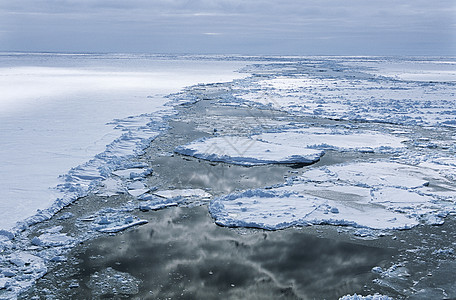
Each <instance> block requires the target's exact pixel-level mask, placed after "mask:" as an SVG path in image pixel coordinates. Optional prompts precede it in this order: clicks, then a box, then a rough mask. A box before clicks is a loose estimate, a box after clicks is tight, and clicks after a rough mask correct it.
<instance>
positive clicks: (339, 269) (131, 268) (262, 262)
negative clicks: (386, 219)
mask: <svg viewBox="0 0 456 300" xmlns="http://www.w3.org/2000/svg"><path fill="white" fill-rule="evenodd" d="M96 254H101V255H102V256H103V257H101V258H99V259H97V260H90V259H88V257H90V256H91V255H96ZM387 256H388V253H387V251H386V250H382V249H377V248H371V247H366V246H360V245H356V244H350V243H346V242H340V241H334V240H328V239H322V238H317V237H313V236H309V235H306V234H304V233H302V232H300V231H298V230H284V231H280V232H267V233H265V232H263V231H257V230H253V231H252V232H248V233H246V234H239V233H238V232H237V231H236V230H233V229H228V228H222V227H218V226H216V225H214V224H213V222H212V220H211V219H210V217H209V215H208V212H207V208H206V207H195V208H172V209H166V210H163V211H158V212H155V213H154V215H153V217H152V220H151V222H150V223H149V224H147V225H145V226H142V227H140V228H137V229H134V230H130V231H128V232H124V233H122V234H120V235H117V236H114V237H105V238H101V239H99V240H97V241H95V242H93V243H92V244H91V246H90V247H89V248H88V250H87V251H86V253H85V254H83V255H82V257H81V258H82V259H83V260H84V262H83V263H82V264H81V268H85V269H93V268H94V269H96V270H98V269H101V268H106V267H109V266H111V267H113V268H115V269H117V270H119V271H122V272H128V273H130V274H132V275H133V276H135V277H136V278H139V279H141V280H142V282H143V284H142V286H140V289H141V291H140V294H138V296H140V297H147V296H149V297H150V296H151V295H152V296H153V297H160V298H164V297H171V298H178V297H180V295H181V294H183V295H184V296H185V297H188V298H195V299H204V298H217V297H223V298H225V299H226V298H239V297H240V298H246V299H259V298H268V299H271V298H274V299H280V298H286V299H290V298H291V299H293V298H298V297H317V298H321V297H330V298H335V297H338V296H342V295H344V294H346V293H349V292H350V293H353V292H354V291H355V292H356V291H358V292H359V291H362V288H363V285H364V284H365V283H366V282H368V281H370V280H371V276H372V275H371V273H370V270H371V268H372V267H373V266H375V265H376V264H378V262H379V261H381V260H382V259H384V258H386V257H387ZM150 291H151V293H150Z"/></svg>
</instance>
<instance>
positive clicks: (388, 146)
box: [253, 128, 406, 152]
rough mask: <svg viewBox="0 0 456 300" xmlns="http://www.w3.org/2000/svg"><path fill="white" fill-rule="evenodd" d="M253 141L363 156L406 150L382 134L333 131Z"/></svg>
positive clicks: (292, 133) (298, 131) (261, 136)
mask: <svg viewBox="0 0 456 300" xmlns="http://www.w3.org/2000/svg"><path fill="white" fill-rule="evenodd" d="M253 138H256V139H259V140H261V141H265V142H269V143H273V144H279V145H288V146H290V147H300V148H312V149H319V150H337V151H359V152H391V151H397V150H398V149H402V148H405V145H404V144H403V143H402V142H403V141H405V140H406V139H404V138H398V137H395V136H393V135H389V134H384V133H378V132H369V131H360V132H356V131H353V130H351V131H349V130H335V129H333V130H330V129H327V128H305V129H292V130H286V131H282V132H274V133H262V134H259V135H256V136H253Z"/></svg>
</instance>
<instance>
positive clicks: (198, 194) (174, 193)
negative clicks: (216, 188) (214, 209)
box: [154, 189, 212, 199]
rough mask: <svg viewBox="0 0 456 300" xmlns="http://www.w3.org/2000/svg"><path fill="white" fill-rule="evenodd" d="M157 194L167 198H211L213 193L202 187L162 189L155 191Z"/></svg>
mask: <svg viewBox="0 0 456 300" xmlns="http://www.w3.org/2000/svg"><path fill="white" fill-rule="evenodd" d="M154 195H157V196H159V197H162V198H166V199H175V198H199V199H209V198H211V197H212V195H211V194H209V193H208V192H206V191H205V190H202V189H174V190H161V191H156V192H154Z"/></svg>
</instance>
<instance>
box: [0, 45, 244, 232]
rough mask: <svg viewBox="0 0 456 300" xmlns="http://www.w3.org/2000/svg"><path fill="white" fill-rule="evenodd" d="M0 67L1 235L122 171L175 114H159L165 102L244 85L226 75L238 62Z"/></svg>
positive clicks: (42, 61) (25, 62)
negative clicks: (208, 87)
mask: <svg viewBox="0 0 456 300" xmlns="http://www.w3.org/2000/svg"><path fill="white" fill-rule="evenodd" d="M0 61H1V65H2V67H1V68H0V90H1V91H2V94H1V95H0V128H1V131H0V157H2V159H1V162H0V185H1V186H2V189H1V190H0V212H1V218H0V229H6V230H11V229H12V228H13V227H14V226H15V224H16V222H18V221H22V220H24V219H26V218H28V217H32V216H35V217H34V218H32V219H30V220H28V221H26V222H25V223H23V224H22V225H20V226H25V225H26V224H28V223H33V222H36V221H40V220H42V219H45V218H47V217H49V216H50V215H52V214H53V213H54V212H55V211H56V210H58V209H59V208H61V207H62V206H64V205H66V204H68V203H69V202H71V201H72V200H74V199H75V198H76V197H78V196H81V195H84V194H85V193H86V192H87V190H88V189H89V188H91V187H93V185H94V183H95V182H96V181H98V180H103V179H106V178H107V176H108V175H109V174H110V172H112V171H115V170H116V169H118V168H126V167H128V166H126V165H125V163H126V162H125V158H127V157H129V156H131V155H136V154H137V153H138V151H141V150H142V148H144V147H145V146H146V145H147V144H148V142H149V141H150V140H151V139H153V138H154V137H155V136H156V135H157V134H158V132H159V130H160V126H161V125H160V124H162V122H163V117H165V116H166V115H169V114H171V113H173V111H172V107H170V106H166V105H165V104H166V103H167V102H168V101H169V99H168V98H166V97H165V96H166V95H168V94H169V93H173V92H177V91H179V90H180V89H182V88H184V87H185V86H189V85H193V84H197V83H200V82H206V83H207V82H221V81H230V80H232V79H234V78H240V77H243V76H245V75H242V74H236V73H234V71H235V70H237V69H238V68H239V67H240V66H242V65H244V63H242V62H227V61H218V62H217V61H208V60H205V61H198V60H184V59H177V60H173V59H166V58H165V59H159V58H154V57H151V58H144V57H141V56H135V55H129V56H123V57H117V56H115V55H111V56H109V55H106V57H103V59H100V57H99V55H94V56H92V55H84V56H72V55H66V56H58V55H55V56H52V55H45V57H42V56H41V55H40V54H17V55H9V54H2V55H0ZM159 111H160V112H159ZM131 116H133V117H131ZM113 120H114V121H113ZM107 124H108V125H107ZM106 145H109V146H107V147H106ZM72 168H73V169H72ZM70 169H71V171H70V172H69V170H70ZM64 174H66V176H63V177H61V178H59V176H60V175H64ZM57 185H59V188H58V189H53V188H54V187H56V186H57ZM50 207H52V208H51V209H48V208H50ZM37 210H40V212H39V214H40V216H37V215H36V214H37Z"/></svg>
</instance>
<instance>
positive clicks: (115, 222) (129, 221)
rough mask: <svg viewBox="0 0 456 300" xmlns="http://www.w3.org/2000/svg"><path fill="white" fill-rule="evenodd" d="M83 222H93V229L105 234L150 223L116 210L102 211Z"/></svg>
mask: <svg viewBox="0 0 456 300" xmlns="http://www.w3.org/2000/svg"><path fill="white" fill-rule="evenodd" d="M81 221H85V222H91V223H92V229H94V230H96V231H99V232H103V233H116V232H119V231H122V230H125V229H128V228H130V227H133V226H138V225H143V224H146V223H148V221H147V220H142V219H138V218H137V217H133V216H131V215H126V214H124V213H122V212H119V211H117V210H114V209H110V210H108V211H107V212H102V211H101V212H99V215H98V216H96V217H94V218H90V217H89V218H86V219H81Z"/></svg>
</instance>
